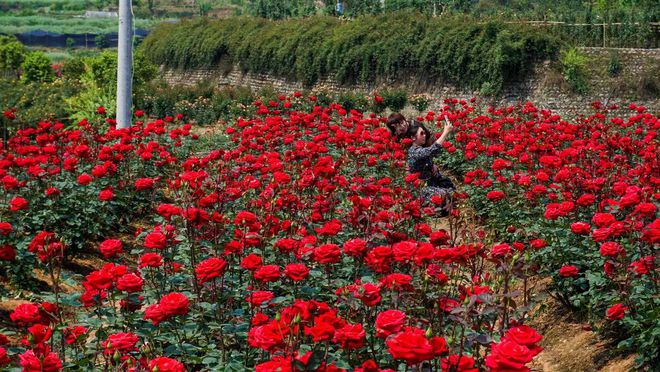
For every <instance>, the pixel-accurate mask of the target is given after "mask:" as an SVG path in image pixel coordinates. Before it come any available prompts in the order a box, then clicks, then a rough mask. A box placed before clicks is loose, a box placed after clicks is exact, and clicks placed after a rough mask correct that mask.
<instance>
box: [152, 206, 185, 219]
mask: <svg viewBox="0 0 660 372" xmlns="http://www.w3.org/2000/svg"><path fill="white" fill-rule="evenodd" d="M156 211H157V212H158V214H159V215H161V216H162V217H164V218H166V219H168V220H169V219H170V218H172V216H176V215H178V214H181V208H179V207H177V206H175V205H172V204H161V205H159V206H158V208H157V210H156Z"/></svg>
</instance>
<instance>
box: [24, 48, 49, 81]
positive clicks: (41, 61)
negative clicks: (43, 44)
mask: <svg viewBox="0 0 660 372" xmlns="http://www.w3.org/2000/svg"><path fill="white" fill-rule="evenodd" d="M21 68H22V70H23V76H22V79H23V81H24V82H26V83H32V82H42V81H52V80H53V79H54V78H55V74H54V73H53V68H52V67H51V62H50V58H48V56H46V54H45V53H44V52H41V51H38V52H32V53H30V54H28V55H27V56H26V57H25V60H24V61H23V63H22V64H21Z"/></svg>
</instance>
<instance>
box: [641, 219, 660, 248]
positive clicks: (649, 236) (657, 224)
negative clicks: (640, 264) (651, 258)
mask: <svg viewBox="0 0 660 372" xmlns="http://www.w3.org/2000/svg"><path fill="white" fill-rule="evenodd" d="M642 240H643V241H646V242H649V243H651V244H656V243H660V218H656V219H655V220H654V221H653V222H651V223H650V224H648V225H647V226H646V227H644V229H643V230H642Z"/></svg>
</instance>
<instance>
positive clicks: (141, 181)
mask: <svg viewBox="0 0 660 372" xmlns="http://www.w3.org/2000/svg"><path fill="white" fill-rule="evenodd" d="M153 187H154V179H153V178H138V179H137V180H135V189H136V190H138V191H140V190H148V189H151V188H153Z"/></svg>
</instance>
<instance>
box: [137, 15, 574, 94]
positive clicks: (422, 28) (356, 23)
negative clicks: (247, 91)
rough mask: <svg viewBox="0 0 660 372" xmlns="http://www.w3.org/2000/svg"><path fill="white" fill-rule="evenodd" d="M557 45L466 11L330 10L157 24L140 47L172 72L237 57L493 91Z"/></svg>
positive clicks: (306, 78)
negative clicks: (348, 14)
mask: <svg viewBox="0 0 660 372" xmlns="http://www.w3.org/2000/svg"><path fill="white" fill-rule="evenodd" d="M561 44H562V43H561V41H560V40H558V39H557V38H555V37H552V36H549V35H547V34H546V33H543V32H540V31H539V30H538V29H534V28H530V27H524V26H521V25H512V24H505V23H502V22H495V21H493V22H477V21H475V20H473V19H469V18H465V17H438V18H432V17H429V16H426V15H423V14H421V13H417V12H396V13H389V14H385V15H378V16H365V17H361V18H356V19H354V20H351V21H348V20H340V19H336V18H332V17H326V16H315V17H310V18H304V19H296V20H286V21H269V20H265V19H257V18H232V19H226V20H217V21H211V20H208V19H195V20H190V21H185V22H182V23H180V24H163V25H160V26H158V27H157V28H156V29H155V30H154V31H153V32H152V33H151V34H150V35H149V36H148V37H147V38H146V39H145V40H144V42H143V43H142V45H141V48H143V49H144V52H145V55H146V56H147V57H148V58H149V59H151V61H152V62H154V63H157V64H161V65H165V66H167V67H169V68H176V69H194V68H199V67H207V68H208V67H214V66H217V65H219V64H221V63H222V64H226V63H228V62H229V63H238V64H239V66H240V67H241V69H243V70H244V71H246V72H248V71H249V72H256V73H270V74H274V75H276V76H280V77H285V78H290V79H296V80H299V81H302V82H303V83H304V84H306V85H308V86H309V85H312V84H313V83H315V82H316V81H318V79H319V78H321V77H324V76H330V77H334V78H335V79H336V80H337V81H338V82H340V83H343V84H350V83H357V82H373V81H392V80H396V81H403V82H405V79H406V77H409V76H413V75H415V76H423V77H428V78H430V79H432V81H437V82H448V83H452V84H455V85H457V86H460V87H467V88H471V89H480V88H481V87H482V86H483V85H484V84H488V85H489V86H492V87H493V88H494V89H495V90H496V91H499V90H500V89H501V88H502V87H503V86H504V85H506V84H507V83H509V82H511V81H513V80H516V79H518V78H521V77H523V76H524V75H525V74H527V73H528V72H529V71H530V70H531V68H532V67H533V64H534V62H536V61H539V60H544V59H555V58H556V56H557V54H558V51H559V49H560V47H561Z"/></svg>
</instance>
